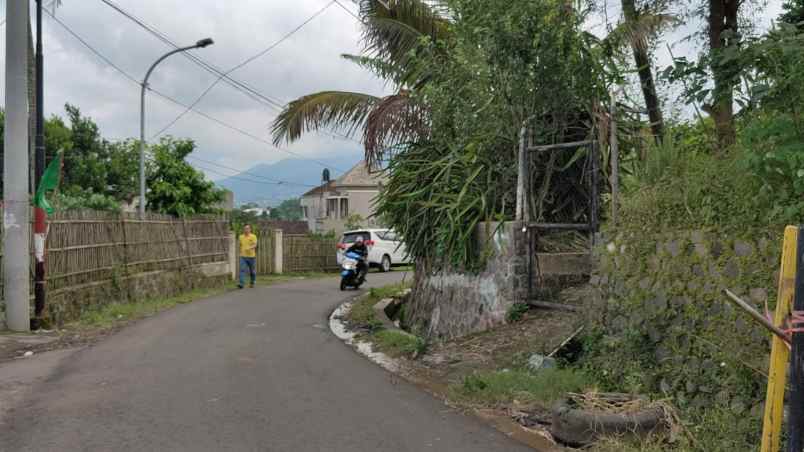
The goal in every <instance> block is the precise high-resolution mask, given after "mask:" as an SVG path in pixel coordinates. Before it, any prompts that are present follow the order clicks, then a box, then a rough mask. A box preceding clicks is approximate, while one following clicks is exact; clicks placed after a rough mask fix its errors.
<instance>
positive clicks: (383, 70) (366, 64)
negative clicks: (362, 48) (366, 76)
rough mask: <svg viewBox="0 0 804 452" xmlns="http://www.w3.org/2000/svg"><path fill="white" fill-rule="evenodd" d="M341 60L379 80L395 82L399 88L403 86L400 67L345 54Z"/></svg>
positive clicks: (379, 60) (374, 59)
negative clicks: (352, 64) (364, 70)
mask: <svg viewBox="0 0 804 452" xmlns="http://www.w3.org/2000/svg"><path fill="white" fill-rule="evenodd" d="M341 58H343V59H344V60H347V61H351V62H352V63H354V64H356V65H358V66H360V67H362V68H363V69H366V70H368V71H369V72H371V73H372V74H374V75H376V76H377V77H378V78H381V79H384V80H386V81H390V82H393V83H394V84H395V85H397V87H398V86H400V85H401V83H400V80H401V79H402V78H404V77H403V75H402V74H400V68H399V67H397V66H395V65H393V64H391V63H389V62H387V61H385V60H382V59H380V58H377V57H371V56H365V55H351V54H348V53H344V54H342V55H341Z"/></svg>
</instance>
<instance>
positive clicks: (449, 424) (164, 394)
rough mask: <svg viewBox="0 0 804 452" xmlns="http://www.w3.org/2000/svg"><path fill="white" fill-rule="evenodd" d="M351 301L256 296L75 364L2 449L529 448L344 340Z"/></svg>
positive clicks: (327, 291) (10, 424) (17, 414)
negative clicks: (399, 377) (336, 326)
mask: <svg viewBox="0 0 804 452" xmlns="http://www.w3.org/2000/svg"><path fill="white" fill-rule="evenodd" d="M400 277H401V273H392V274H387V275H379V274H372V275H371V278H370V282H371V283H372V284H373V285H385V284H389V283H392V282H394V281H396V280H398V278H400ZM343 298H344V295H343V294H342V293H341V292H340V291H338V287H337V282H336V281H335V280H334V279H326V280H312V281H296V282H292V283H285V284H281V285H275V286H270V287H261V288H257V289H253V290H248V289H246V290H243V291H238V292H233V293H229V294H226V295H223V296H219V297H214V298H210V299H207V300H202V301H198V302H195V303H192V304H188V305H183V306H181V307H178V308H176V309H173V310H170V311H167V312H165V313H162V314H160V315H158V316H156V317H153V318H150V319H147V320H144V321H142V322H139V323H137V324H135V325H133V326H131V327H129V328H126V329H124V330H123V331H122V332H120V333H118V334H116V335H114V336H112V337H110V338H109V339H106V340H104V341H103V342H101V343H99V344H97V345H95V346H93V347H89V348H85V349H82V350H79V351H77V352H74V353H72V354H69V353H68V354H66V356H64V357H63V358H60V359H61V361H60V364H58V365H57V366H56V367H55V371H54V372H52V374H51V375H50V376H49V377H48V378H46V379H44V380H43V381H41V382H39V383H37V384H35V385H34V386H33V387H32V388H31V395H29V396H28V397H26V398H25V399H24V400H23V401H22V402H21V403H19V404H18V407H17V408H16V409H13V410H12V411H11V412H10V413H8V416H6V418H5V419H4V422H3V423H2V424H0V450H2V451H9V452H10V451H14V452H17V451H277V452H279V451H288V452H300V451H342V452H360V451H365V452H376V451H417V452H418V451H429V450H432V451H456V452H457V451H461V452H473V451H477V452H489V451H497V450H500V451H502V450H505V451H518V450H529V449H526V448H525V447H524V446H521V445H519V444H518V443H516V442H514V441H513V440H511V439H509V438H508V437H506V436H505V435H502V434H501V433H498V432H497V431H495V430H493V429H492V428H490V427H488V426H486V425H484V424H482V423H481V422H479V421H478V420H476V419H474V418H472V417H467V416H463V415H461V414H457V413H454V412H452V411H450V410H449V409H448V408H447V407H445V406H444V405H443V404H442V403H441V402H439V401H437V400H435V399H433V398H432V397H430V396H429V395H427V394H425V393H423V392H422V391H420V390H418V389H417V388H415V387H413V386H412V385H409V384H407V383H405V382H398V383H396V382H395V379H394V380H393V381H392V379H391V378H389V374H387V373H386V372H385V371H384V370H382V369H380V368H378V367H377V366H376V365H374V364H372V363H370V362H369V361H368V360H366V359H364V358H363V357H362V356H360V355H358V354H357V353H355V352H354V351H353V350H352V349H350V348H349V347H347V346H345V345H344V344H343V343H342V342H340V340H338V339H337V338H335V337H334V336H333V335H332V333H331V332H330V331H329V328H328V322H327V316H328V314H329V313H330V312H331V310H332V309H333V308H334V307H335V306H336V304H337V302H339V301H340V300H342V299H343ZM35 358H36V359H43V357H41V356H37V357H35ZM12 365H13V364H12ZM2 372H3V368H0V373H2Z"/></svg>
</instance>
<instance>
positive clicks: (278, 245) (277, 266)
mask: <svg viewBox="0 0 804 452" xmlns="http://www.w3.org/2000/svg"><path fill="white" fill-rule="evenodd" d="M282 238H283V233H282V230H281V229H276V230H274V273H276V274H277V275H281V274H282V271H283V264H284V262H283V260H282V259H283V258H284V252H283V249H282V248H283V246H282V245H283V243H282Z"/></svg>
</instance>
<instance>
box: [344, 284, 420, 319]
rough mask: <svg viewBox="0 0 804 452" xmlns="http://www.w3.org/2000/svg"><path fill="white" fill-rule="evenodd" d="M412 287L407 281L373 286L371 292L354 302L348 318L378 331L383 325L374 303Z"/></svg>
mask: <svg viewBox="0 0 804 452" xmlns="http://www.w3.org/2000/svg"><path fill="white" fill-rule="evenodd" d="M408 287H410V285H409V284H407V283H400V284H393V285H390V286H385V287H380V288H372V289H370V290H369V293H368V294H367V295H366V296H364V297H361V298H360V299H358V300H357V301H355V302H354V303H353V304H352V309H351V310H350V311H349V314H348V315H347V316H346V320H347V321H348V322H349V323H350V324H351V325H352V326H353V327H357V328H366V329H368V330H369V331H376V330H378V329H380V328H381V327H382V322H380V321H379V320H378V319H377V318H376V317H375V315H374V305H375V304H377V302H379V301H380V300H382V299H383V298H391V297H393V296H395V295H399V294H400V293H401V292H403V291H404V290H405V289H407V288H408Z"/></svg>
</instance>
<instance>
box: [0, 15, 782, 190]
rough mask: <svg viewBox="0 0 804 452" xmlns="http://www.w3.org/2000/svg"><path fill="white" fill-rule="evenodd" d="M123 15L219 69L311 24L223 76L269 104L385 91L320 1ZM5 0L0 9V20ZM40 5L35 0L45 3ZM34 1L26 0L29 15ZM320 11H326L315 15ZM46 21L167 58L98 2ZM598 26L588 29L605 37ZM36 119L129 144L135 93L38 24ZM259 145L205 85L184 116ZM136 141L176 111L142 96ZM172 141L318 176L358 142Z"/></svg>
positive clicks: (180, 130)
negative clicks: (84, 120) (69, 122)
mask: <svg viewBox="0 0 804 452" xmlns="http://www.w3.org/2000/svg"><path fill="white" fill-rule="evenodd" d="M113 2H114V3H116V4H117V5H119V6H120V7H121V8H123V9H124V10H126V11H128V12H130V13H132V14H133V15H135V16H137V17H139V18H140V19H142V20H144V21H145V22H147V23H148V24H150V25H152V26H154V27H155V28H156V29H158V30H159V31H161V32H163V33H164V34H165V35H167V36H168V37H170V39H171V40H172V41H174V42H176V43H179V44H181V45H184V44H192V43H194V42H196V41H197V40H199V39H201V38H205V37H211V38H213V39H214V40H215V44H214V45H213V46H211V47H208V48H206V49H202V50H197V51H196V55H197V56H199V57H201V58H203V59H204V60H205V61H207V62H209V63H210V64H212V65H213V66H215V67H217V68H220V69H222V70H224V71H227V70H229V69H230V68H232V67H234V66H236V65H238V64H240V63H242V62H243V61H245V60H246V59H248V58H249V57H251V56H253V55H255V54H256V53H258V52H260V51H263V50H265V49H266V48H268V47H269V46H271V45H273V44H275V43H276V42H277V41H279V40H280V39H282V38H283V37H284V36H285V35H287V34H288V33H290V32H291V31H292V30H294V29H295V28H297V27H298V26H300V25H301V24H302V23H304V22H305V21H307V20H308V19H310V18H311V17H312V16H313V15H315V14H316V13H317V12H319V11H321V10H322V8H325V9H324V11H323V12H321V13H320V14H319V15H317V16H316V17H315V18H313V19H312V20H311V21H310V22H309V23H308V24H306V25H305V26H304V27H302V28H301V29H300V30H298V31H297V32H295V33H294V34H292V35H291V36H290V37H287V38H286V39H285V40H284V41H282V42H281V43H280V44H278V45H277V46H276V47H275V48H273V49H272V50H271V51H270V52H268V53H267V54H265V55H263V56H262V57H260V58H258V59H256V60H254V61H253V62H251V63H250V64H248V65H247V66H245V67H243V68H241V69H238V70H236V71H234V72H233V73H231V76H232V77H234V78H236V79H237V80H239V81H242V82H245V83H247V84H248V85H250V86H252V87H254V88H256V89H257V91H259V92H260V93H261V94H263V95H266V96H269V97H271V98H272V99H276V100H277V101H279V102H280V103H281V104H284V103H285V102H287V101H289V100H292V99H295V98H297V97H299V96H301V95H305V94H309V93H312V92H317V91H322V90H345V91H359V92H367V93H370V94H375V95H380V94H383V93H387V92H388V91H389V89H390V88H389V87H388V86H385V84H384V83H383V82H382V81H381V80H378V79H376V78H375V77H373V76H372V75H370V74H369V73H368V72H367V71H365V70H363V69H361V68H359V67H357V66H356V65H354V64H352V63H349V62H347V61H345V60H343V59H342V58H341V57H340V55H341V54H342V53H359V51H360V43H359V39H360V27H359V23H358V22H357V20H356V19H355V17H353V16H352V15H350V14H349V13H347V12H346V11H344V9H343V8H342V7H340V6H338V5H337V4H334V3H330V0H238V1H231V0H113ZM340 2H341V4H342V5H343V7H345V8H348V9H350V10H351V11H352V12H354V13H357V6H356V5H355V4H354V3H353V2H352V1H351V0H340ZM5 3H6V2H5V1H2V0H0V7H2V9H1V10H0V11H2V13H0V14H2V15H4V14H5ZM48 3H49V0H46V4H48ZM33 4H34V1H33V0H31V5H32V6H33ZM327 5H329V6H327ZM618 6H619V1H618V0H608V2H607V7H608V9H607V10H608V20H609V21H610V22H614V21H616V20H617V17H618V16H619V14H620V10H619V8H618ZM780 11H781V0H769V1H768V2H767V6H766V7H765V8H764V12H763V14H761V15H757V16H756V22H757V25H758V26H759V28H760V29H765V28H767V27H769V26H770V24H771V20H772V18H775V17H776V16H777V15H778V14H779V12H780ZM55 13H56V17H57V18H58V19H59V20H60V21H62V22H63V23H64V24H66V25H67V26H68V27H69V28H71V29H72V30H73V31H74V32H75V33H77V34H78V35H80V36H81V37H82V38H83V39H84V40H86V41H87V42H88V43H89V44H90V45H91V46H93V47H95V48H96V49H97V50H98V51H99V52H100V53H102V54H103V55H105V56H106V57H107V58H108V59H110V60H111V61H112V62H113V63H114V64H115V65H117V66H118V67H120V68H121V69H122V70H123V71H125V72H127V73H129V74H130V75H131V76H132V77H134V78H135V79H137V80H139V79H141V78H142V77H143V76H144V74H145V72H146V70H147V69H148V67H149V66H150V65H151V63H152V62H153V61H155V60H156V58H158V57H159V56H160V55H162V54H163V53H165V52H166V51H168V50H171V47H169V46H168V45H167V44H165V43H163V42H161V41H159V40H158V39H157V38H156V37H154V36H153V35H151V34H149V33H148V32H147V31H145V30H143V29H142V28H140V27H139V26H138V25H137V24H135V23H134V22H132V21H131V20H129V19H127V18H126V17H124V16H123V15H121V14H120V13H119V12H117V11H115V10H114V9H112V8H111V7H109V6H108V5H106V4H104V3H103V2H102V1H101V0H62V5H61V6H60V7H59V8H57V10H56V12H55ZM604 24H605V20H604V19H603V18H602V17H601V18H599V20H598V23H597V24H592V27H593V28H594V27H596V30H598V31H599V30H605V26H604ZM700 26H702V24H700V23H698V24H696V23H690V24H688V25H685V26H684V27H681V28H679V29H677V30H675V31H673V32H671V33H669V34H668V35H667V36H665V37H664V41H665V42H666V43H669V44H670V45H671V46H672V47H673V52H674V53H675V54H676V56H682V55H687V56H691V55H694V53H695V52H696V45H695V44H693V43H690V42H688V41H684V38H685V37H686V36H688V35H690V34H691V33H692V32H694V31H695V28H696V27H700ZM44 48H45V110H46V114H47V115H48V116H50V115H51V114H58V115H63V114H64V108H63V106H64V104H65V103H67V102H69V103H71V104H74V105H77V106H78V107H79V108H81V110H82V112H83V113H84V114H86V115H88V116H90V117H92V118H93V119H94V120H95V121H96V122H97V123H98V125H99V126H100V128H101V131H102V134H103V135H104V136H105V137H107V138H109V139H126V138H130V137H136V136H138V135H139V93H140V88H139V86H138V85H136V84H134V83H132V81H131V80H128V79H127V78H125V77H124V76H122V75H121V74H119V73H118V72H117V71H116V70H114V69H113V68H112V67H110V66H109V65H108V64H106V63H105V62H103V61H102V60H101V59H99V58H98V57H97V56H95V55H94V54H92V52H91V51H90V50H89V49H87V48H86V47H85V46H83V45H82V44H81V43H80V42H79V41H77V40H76V39H75V38H74V37H73V36H71V35H70V34H69V33H68V32H67V31H66V30H65V29H64V28H62V26H61V25H59V24H57V23H56V22H54V21H53V20H51V19H50V18H49V17H47V15H46V16H45V26H44ZM0 58H2V60H3V64H5V32H4V29H3V32H2V33H0ZM656 61H657V65H658V66H659V67H664V66H666V65H667V64H669V62H670V57H669V52H668V51H667V49H666V47H665V46H664V44H663V43H662V44H661V45H659V46H658V48H657V51H656ZM216 78H217V77H216V76H214V75H212V74H210V73H209V72H207V71H205V70H204V69H202V68H200V67H199V66H197V65H196V64H194V63H192V62H191V61H189V60H188V59H186V58H184V57H182V56H180V55H176V56H173V57H171V58H170V59H168V60H166V61H165V62H164V63H162V64H161V65H160V66H159V67H158V68H157V69H156V71H155V72H154V74H153V75H152V76H151V80H150V85H151V87H153V88H154V89H155V90H158V91H160V92H162V93H164V94H166V95H168V96H170V97H172V98H175V99H177V100H179V101H181V102H182V103H184V104H186V105H189V104H191V103H192V102H193V101H195V99H196V98H197V97H198V96H199V95H200V94H201V93H202V92H203V91H204V90H205V89H207V88H208V87H209V86H210V85H211V84H212V83H214V82H215V80H216ZM4 86H5V80H4V74H3V71H0V99H5V90H4ZM195 108H196V109H197V110H199V111H201V112H203V113H205V114H207V115H210V116H212V117H214V118H217V119H219V120H221V121H224V122H226V123H228V124H230V125H233V126H235V127H237V128H240V129H242V130H243V131H245V132H247V133H249V134H252V135H255V136H256V137H258V138H261V139H263V140H268V141H271V140H270V133H269V128H270V124H271V123H272V121H273V119H274V117H275V116H276V114H277V111H276V109H274V108H270V107H267V106H266V105H264V104H263V103H259V102H256V101H254V100H253V99H252V98H250V97H248V96H246V95H244V94H243V93H241V92H239V91H237V90H235V89H233V88H231V87H229V86H228V85H226V84H225V83H219V84H218V85H216V86H215V87H214V88H213V89H212V90H211V91H210V92H209V94H208V95H206V97H205V98H204V99H203V100H202V101H201V102H200V103H199V104H198V105H197V106H196V107H195ZM146 111H147V118H146V119H147V120H146V130H147V132H146V136H147V137H148V138H149V139H150V138H151V136H152V135H153V134H154V133H156V132H157V131H159V130H160V129H162V128H163V127H165V126H166V125H167V124H169V123H170V122H171V121H173V120H174V119H175V118H176V117H177V116H178V115H179V114H181V113H182V112H183V111H184V108H182V107H178V106H176V105H174V104H171V103H170V102H167V101H165V100H162V99H160V98H159V97H157V96H155V95H153V94H149V96H148V99H147V108H146ZM167 133H168V134H172V135H174V136H176V137H182V138H185V137H186V138H192V139H193V140H195V141H196V143H197V145H198V150H197V151H196V154H195V155H197V156H198V157H200V158H202V159H205V160H208V161H212V162H214V163H215V164H217V165H223V166H227V167H230V168H234V169H240V170H246V169H248V168H250V167H252V166H254V165H256V164H259V163H273V162H276V161H278V160H281V159H284V158H289V157H299V156H302V157H304V158H307V159H310V160H311V171H315V172H318V171H320V166H317V164H316V163H315V162H314V160H315V159H318V158H325V157H332V156H336V155H342V154H353V155H354V154H357V153H358V152H359V150H360V144H358V143H356V142H354V141H349V140H344V139H342V138H333V137H332V136H331V135H327V134H312V135H307V136H305V137H304V138H303V139H302V140H300V141H299V142H296V143H294V144H291V145H287V146H283V148H284V149H286V150H287V151H290V153H288V152H284V151H282V150H280V149H277V148H275V147H273V146H270V145H268V144H266V143H264V142H261V141H259V140H255V139H253V138H250V137H248V136H245V135H243V134H241V133H238V132H234V131H232V130H230V129H228V128H226V127H224V126H221V125H219V124H217V123H215V122H213V121H210V120H209V119H206V118H204V117H202V116H200V115H198V114H195V113H192V112H191V113H188V114H186V115H185V116H184V117H182V118H181V119H180V120H179V121H178V122H177V123H176V124H175V125H174V126H173V127H172V128H171V129H169V131H168V132H167ZM192 163H193V164H194V165H196V166H197V167H198V168H199V169H201V170H203V171H205V172H206V173H207V175H208V176H209V177H210V178H212V179H221V178H222V177H223V176H228V175H232V174H235V173H236V171H233V170H230V169H225V168H223V167H221V166H215V165H213V164H208V163H200V162H196V161H194V162H192Z"/></svg>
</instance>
